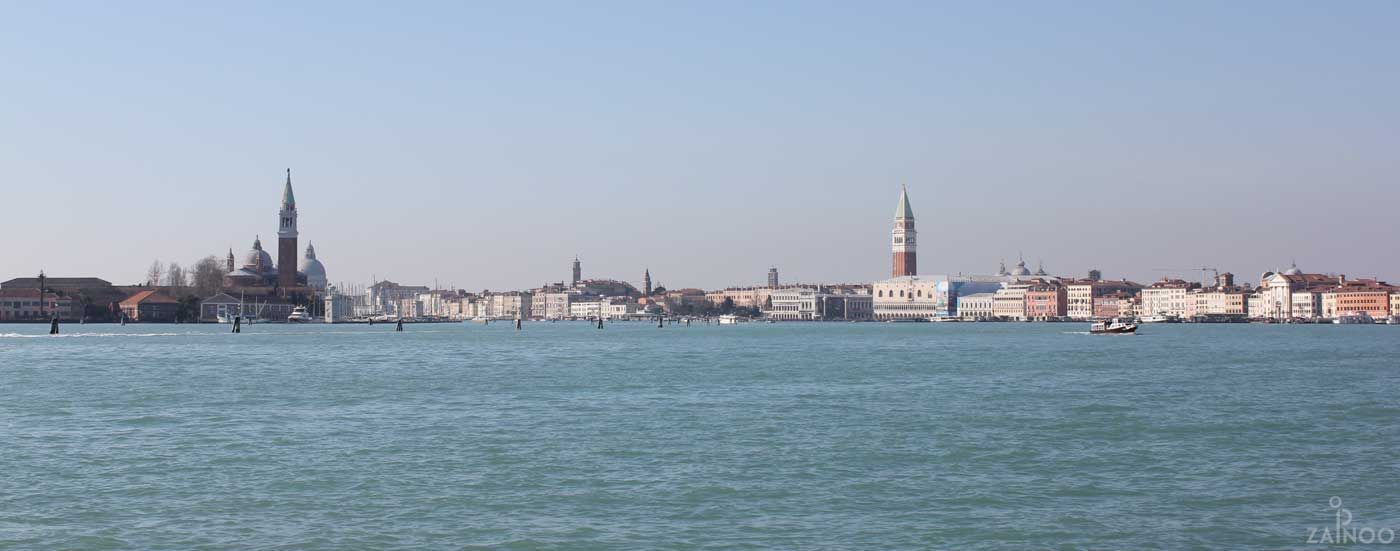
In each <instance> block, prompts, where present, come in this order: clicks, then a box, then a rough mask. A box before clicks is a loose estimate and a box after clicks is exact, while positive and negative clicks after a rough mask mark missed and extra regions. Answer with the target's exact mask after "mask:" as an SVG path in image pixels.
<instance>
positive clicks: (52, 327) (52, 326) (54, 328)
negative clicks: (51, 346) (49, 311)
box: [49, 318, 58, 335]
mask: <svg viewBox="0 0 1400 551" xmlns="http://www.w3.org/2000/svg"><path fill="white" fill-rule="evenodd" d="M49 334H50V335H57V334H58V318H54V319H53V322H51V323H49Z"/></svg>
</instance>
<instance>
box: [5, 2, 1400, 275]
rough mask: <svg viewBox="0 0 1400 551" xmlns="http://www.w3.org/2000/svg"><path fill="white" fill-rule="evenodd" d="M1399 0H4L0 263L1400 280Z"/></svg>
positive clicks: (439, 271) (68, 267)
mask: <svg viewBox="0 0 1400 551" xmlns="http://www.w3.org/2000/svg"><path fill="white" fill-rule="evenodd" d="M1397 26H1400V3H1396V2H1366V1H1351V2H1341V3H1322V2H1288V1H1269V2H1245V1H1241V2H1213V1H1211V2H1205V1H1199V2H1198V1H1183V2H1155V3H1150V2H959V3H952V2H948V3H942V2H927V1H918V2H819V1H800V2H778V1H772V2H768V1H765V2H738V1H726V0H719V1H710V2H683V1H677V2H622V1H617V2H612V1H605V2H558V3H556V2H534V1H526V2H496V3H469V2H445V3H433V2H404V3H385V2H350V1H337V2H310V1H308V2H256V1H255V2H238V3H215V2H169V3H159V2H121V3H116V2H10V1H8V0H0V205H3V209H0V210H3V212H4V214H3V215H0V242H3V245H4V246H3V249H4V251H5V254H4V255H3V260H0V280H3V279H9V278H11V277H20V276H32V275H35V274H36V273H37V272H39V270H41V269H42V270H45V272H46V273H47V274H49V275H51V276H96V277H102V278H104V279H108V280H110V281H113V282H114V283H137V282H140V281H142V280H143V279H144V273H145V271H146V269H147V267H148V266H149V265H150V264H151V262H152V261H153V260H157V259H158V260H161V261H163V262H172V261H174V262H179V263H181V264H184V265H190V264H193V263H194V262H195V261H196V260H197V259H199V258H201V257H204V256H206V255H211V254H213V255H217V256H218V257H219V258H221V259H222V258H223V256H224V255H225V254H226V253H227V252H228V250H229V249H230V248H232V249H233V251H234V253H235V255H236V256H238V257H239V258H240V259H241V257H242V256H243V253H244V252H245V251H246V250H247V249H248V248H249V247H250V246H251V244H252V241H253V239H254V237H255V236H258V235H261V237H262V238H263V240H264V244H265V245H268V247H269V249H270V250H275V249H273V248H272V245H271V244H272V243H273V241H274V240H275V234H276V230H277V222H276V220H277V209H278V205H279V201H280V197H281V192H282V181H283V179H284V171H285V170H286V169H287V168H288V167H290V168H291V169H292V179H293V185H294V186H295V189H296V197H297V202H298V208H299V214H300V232H301V246H302V247H303V248H304V247H305V245H306V242H307V241H310V242H311V243H314V244H315V246H316V252H317V254H318V257H319V258H320V259H321V260H322V262H323V263H324V264H325V266H326V269H327V272H328V276H329V279H330V281H331V282H333V283H335V282H342V283H352V282H360V283H363V282H368V281H369V280H370V279H371V278H376V279H379V280H383V279H391V280H394V281H397V282H400V283H405V284H423V285H434V284H436V285H439V286H441V287H444V288H447V287H456V288H466V289H472V290H481V289H492V290H501V289H520V288H529V287H534V286H537V285H540V284H542V283H545V282H552V281H561V280H566V279H567V278H568V277H569V268H570V263H571V261H572V260H573V258H574V256H575V255H578V257H579V258H580V259H581V260H582V263H583V271H584V276H585V277H599V278H616V279H623V280H628V281H631V282H633V283H635V284H639V283H640V280H641V275H642V271H643V270H644V269H647V268H649V269H650V270H651V273H652V275H653V278H654V280H655V281H657V282H659V283H661V284H664V285H666V286H668V287H672V288H677V287H701V288H719V287H724V286H729V285H753V284H760V283H762V282H764V281H765V277H766V272H767V270H768V268H769V267H770V266H776V267H777V268H778V269H779V271H780V272H781V274H782V278H783V280H784V281H785V282H797V281H803V282H816V281H824V282H869V281H873V280H877V279H881V278H884V277H888V275H889V270H890V256H889V255H890V252H889V249H890V246H889V240H890V229H891V224H892V220H891V218H892V216H893V213H894V208H895V204H896V201H897V199H898V196H899V190H900V186H907V187H908V190H909V197H910V202H911V203H912V205H913V208H914V212H915V215H916V217H917V226H918V230H919V250H918V254H919V268H920V272H921V273H990V272H994V271H995V270H996V267H997V264H998V262H999V261H1001V260H1002V259H1005V260H1006V261H1007V262H1008V264H1013V263H1014V262H1015V261H1016V258H1017V255H1018V254H1023V255H1024V257H1025V259H1026V261H1027V263H1028V264H1029V265H1030V266H1031V268H1032V269H1034V267H1035V265H1036V263H1038V262H1042V261H1043V263H1044V265H1045V267H1046V269H1047V270H1049V271H1050V272H1052V273H1055V274H1062V275H1083V274H1084V273H1085V272H1086V271H1087V270H1088V269H1090V268H1099V269H1101V270H1103V272H1104V274H1105V276H1107V277H1111V278H1118V277H1126V278H1130V279H1135V280H1140V281H1151V280H1155V279H1159V278H1161V277H1163V276H1168V275H1170V276H1179V277H1195V278H1199V277H1200V271H1199V270H1197V269H1196V268H1199V267H1214V268H1219V269H1220V270H1222V271H1232V272H1234V273H1236V274H1240V275H1241V276H1242V279H1243V280H1246V281H1253V280H1256V279H1257V277H1258V274H1259V273H1260V272H1263V271H1265V270H1271V269H1281V268H1286V267H1287V266H1288V265H1289V264H1290V263H1291V262H1292V261H1294V260H1295V259H1296V262H1297V264H1298V266H1299V267H1300V268H1302V269H1304V270H1305V271H1310V272H1312V271H1315V272H1334V273H1345V274H1347V275H1348V276H1352V277H1363V276H1365V277H1369V276H1378V277H1381V278H1382V279H1390V280H1391V281H1397V280H1400V257H1397V255H1396V254H1395V253H1394V251H1395V246H1394V239H1395V237H1396V236H1397V234H1400V232H1397V230H1400V216H1397V213H1396V208H1397V207H1396V205H1397V204H1400V186H1398V185H1397V178H1396V175H1397V171H1398V170H1397V169H1400V155H1397V152H1400V99H1397V98H1400V55H1397V54H1400V33H1396V32H1395V28H1396V27H1397Z"/></svg>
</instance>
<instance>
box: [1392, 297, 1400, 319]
mask: <svg viewBox="0 0 1400 551" xmlns="http://www.w3.org/2000/svg"><path fill="white" fill-rule="evenodd" d="M1390 315H1392V316H1397V317H1400V291H1397V292H1392V293H1390Z"/></svg>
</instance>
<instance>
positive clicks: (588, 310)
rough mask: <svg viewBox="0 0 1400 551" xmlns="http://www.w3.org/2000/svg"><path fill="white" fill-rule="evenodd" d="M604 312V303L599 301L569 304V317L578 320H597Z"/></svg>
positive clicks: (581, 301) (582, 301)
mask: <svg viewBox="0 0 1400 551" xmlns="http://www.w3.org/2000/svg"><path fill="white" fill-rule="evenodd" d="M602 311H603V303H602V301H599V300H580V301H578V302H570V303H569V317H571V318H578V319H597V318H598V316H599V315H600V313H601V312H602Z"/></svg>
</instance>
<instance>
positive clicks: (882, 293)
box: [875, 289, 924, 298]
mask: <svg viewBox="0 0 1400 551" xmlns="http://www.w3.org/2000/svg"><path fill="white" fill-rule="evenodd" d="M875 296H877V297H880V298H884V297H885V291H884V290H883V289H881V290H879V291H875ZM909 296H911V297H913V296H917V297H918V298H923V296H924V290H923V289H919V290H916V291H914V292H913V293H910V294H909ZM890 298H894V291H890ZM899 298H906V297H905V296H904V291H900V292H899Z"/></svg>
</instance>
